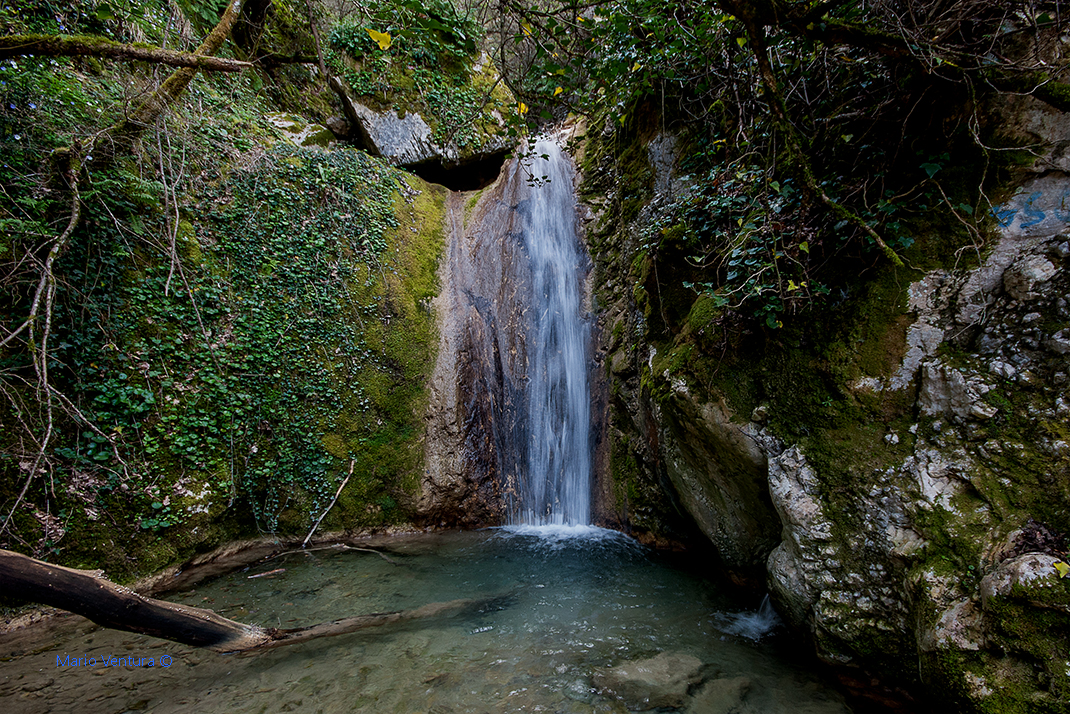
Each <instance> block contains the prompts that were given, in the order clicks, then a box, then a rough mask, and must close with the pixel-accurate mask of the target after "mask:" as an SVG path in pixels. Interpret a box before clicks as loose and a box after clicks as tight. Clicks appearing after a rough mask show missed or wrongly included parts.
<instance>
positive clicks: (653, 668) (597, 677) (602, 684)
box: [594, 652, 702, 711]
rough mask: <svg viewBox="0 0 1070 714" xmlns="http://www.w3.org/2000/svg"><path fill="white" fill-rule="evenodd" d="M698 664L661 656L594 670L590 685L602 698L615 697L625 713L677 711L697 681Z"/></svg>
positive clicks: (677, 656)
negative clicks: (592, 683) (621, 702)
mask: <svg viewBox="0 0 1070 714" xmlns="http://www.w3.org/2000/svg"><path fill="white" fill-rule="evenodd" d="M701 677H702V662H701V661H700V660H699V659H698V658H697V657H692V656H691V655H686V654H678V653H672V652H662V653H661V654H659V655H658V656H657V657H652V658H650V659H642V660H635V661H632V662H625V663H623V664H619V665H617V666H616V667H598V668H596V669H595V671H594V684H595V687H597V688H598V689H599V691H601V692H602V693H603V694H609V695H612V696H615V697H617V698H618V699H620V700H621V701H623V702H624V703H625V705H626V706H627V707H628V708H629V709H635V710H639V711H641V710H643V709H657V708H659V707H680V706H683V704H684V700H685V699H686V698H687V692H688V689H689V688H690V687H691V686H692V685H694V684H698V683H699V682H700V681H701Z"/></svg>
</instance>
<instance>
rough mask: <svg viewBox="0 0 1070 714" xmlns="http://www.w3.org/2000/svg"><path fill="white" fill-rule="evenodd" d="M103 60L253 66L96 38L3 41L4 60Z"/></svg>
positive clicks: (235, 68) (218, 68)
mask: <svg viewBox="0 0 1070 714" xmlns="http://www.w3.org/2000/svg"><path fill="white" fill-rule="evenodd" d="M29 56H34V57H102V58H105V59H127V60H138V61H144V62H153V63H155V64H164V65H169V66H171V67H190V68H194V69H204V70H209V71H214V72H240V71H241V70H243V69H248V68H249V67H252V63H250V62H241V61H239V60H234V59H227V58H224V57H211V56H208V55H203V54H197V53H193V52H179V51H177V50H166V49H163V48H160V47H145V46H141V45H128V44H124V43H122V42H115V41H113V40H109V39H106V38H104V37H94V36H92V35H8V36H6V37H0V59H7V58H9V57H29Z"/></svg>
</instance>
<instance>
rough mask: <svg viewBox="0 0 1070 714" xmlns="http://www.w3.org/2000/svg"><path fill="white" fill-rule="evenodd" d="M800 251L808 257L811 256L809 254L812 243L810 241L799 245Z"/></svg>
mask: <svg viewBox="0 0 1070 714" xmlns="http://www.w3.org/2000/svg"><path fill="white" fill-rule="evenodd" d="M799 250H801V251H802V252H803V253H806V254H807V255H809V253H810V243H809V242H808V241H803V242H802V243H800V244H799Z"/></svg>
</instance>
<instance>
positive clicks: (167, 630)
mask: <svg viewBox="0 0 1070 714" xmlns="http://www.w3.org/2000/svg"><path fill="white" fill-rule="evenodd" d="M0 591H2V592H3V594H4V596H5V597H9V598H15V599H18V600H27V601H30V602H35V603H39V604H42V605H49V606H51V607H58V608H60V609H62V610H67V611H69V612H73V613H75V614H77V615H81V616H82V617H85V618H87V619H89V620H92V621H93V622H95V623H96V624H98V625H100V626H101V627H108V628H111V629H114V630H123V631H124V632H137V633H140V634H145V635H152V636H153V637H159V638H161V639H165V640H171V641H172V642H180V643H182V644H184V645H191V646H193V647H203V648H205V649H210V650H213V651H215V652H247V651H250V650H261V649H270V648H274V647H281V646H283V645H292V644H296V643H298V642H306V641H308V640H312V639H316V638H318V637H333V636H335V635H344V634H347V633H349V632H356V631H357V630H362V629H366V628H369V627H379V626H382V625H390V624H394V623H398V622H406V621H410V620H421V619H429V618H436V617H448V616H451V615H456V614H460V613H463V612H469V611H473V610H477V609H480V608H485V607H487V606H488V605H491V604H492V603H493V602H495V601H497V600H499V599H500V598H482V599H466V600H451V601H449V602H437V603H431V604H429V605H424V606H423V607H419V608H416V609H415V610H398V611H395V612H380V613H373V614H370V615H358V616H356V617H347V618H344V619H341V620H334V621H332V622H324V623H320V624H318V625H312V626H311V627H299V628H295V629H289V630H277V629H274V628H263V627H258V626H257V625H246V624H244V623H241V622H236V621H234V620H229V619H227V618H225V617H222V616H220V615H217V614H216V613H214V612H212V611H211V610H204V609H202V608H197V607H188V606H186V605H179V604H176V603H171V602H164V601H162V600H154V599H152V598H147V597H142V596H141V595H138V594H137V593H135V592H134V591H132V590H129V589H127V588H124V587H122V586H120V585H116V584H115V583H112V582H110V581H108V580H105V579H104V578H103V577H102V575H101V574H100V572H99V571H96V572H94V571H89V570H75V569H74V568H65V567H63V566H61V565H52V564H50V563H45V562H42V561H40V560H35V559H34V558H30V557H28V556H25V555H21V554H19V553H13V552H11V551H9V550H0Z"/></svg>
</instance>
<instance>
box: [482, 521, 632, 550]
mask: <svg viewBox="0 0 1070 714" xmlns="http://www.w3.org/2000/svg"><path fill="white" fill-rule="evenodd" d="M495 530H497V531H498V532H499V533H501V534H502V535H504V536H524V537H528V538H533V539H536V540H537V541H538V542H540V543H544V544H547V545H556V546H559V547H560V546H566V545H580V546H582V545H585V544H591V543H599V542H610V541H612V542H617V543H621V544H624V545H626V546H627V545H632V544H634V545H636V546H637V545H638V544H637V543H635V541H633V540H632V539H631V538H629V537H628V536H626V535H624V534H623V533H620V532H619V531H611V530H609V529H608V528H599V527H598V526H588V525H558V524H550V525H531V524H520V525H515V526H502V527H501V528H497V529H495Z"/></svg>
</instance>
